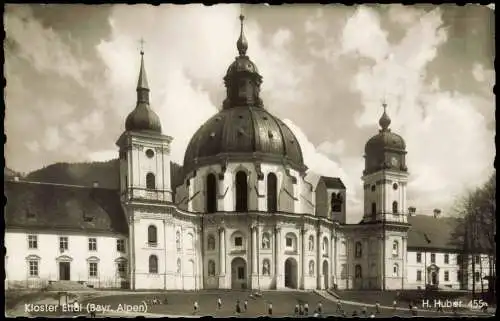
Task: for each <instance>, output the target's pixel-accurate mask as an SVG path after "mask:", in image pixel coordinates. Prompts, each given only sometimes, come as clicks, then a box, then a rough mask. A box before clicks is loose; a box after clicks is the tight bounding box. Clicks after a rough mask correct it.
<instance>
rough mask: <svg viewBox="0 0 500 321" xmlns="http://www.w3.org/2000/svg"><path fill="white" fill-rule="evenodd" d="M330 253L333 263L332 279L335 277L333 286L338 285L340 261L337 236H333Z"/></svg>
mask: <svg viewBox="0 0 500 321" xmlns="http://www.w3.org/2000/svg"><path fill="white" fill-rule="evenodd" d="M330 253H331V258H332V259H331V262H332V273H331V275H332V277H333V280H332V282H331V283H332V285H333V284H337V261H338V258H337V255H336V254H337V253H338V251H337V236H333V237H332V242H331V250H330Z"/></svg>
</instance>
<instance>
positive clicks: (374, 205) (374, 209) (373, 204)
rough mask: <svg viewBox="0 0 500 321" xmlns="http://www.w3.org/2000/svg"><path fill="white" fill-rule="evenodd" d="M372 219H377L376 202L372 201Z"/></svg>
mask: <svg viewBox="0 0 500 321" xmlns="http://www.w3.org/2000/svg"><path fill="white" fill-rule="evenodd" d="M372 219H373V220H375V219H377V203H375V202H373V203H372Z"/></svg>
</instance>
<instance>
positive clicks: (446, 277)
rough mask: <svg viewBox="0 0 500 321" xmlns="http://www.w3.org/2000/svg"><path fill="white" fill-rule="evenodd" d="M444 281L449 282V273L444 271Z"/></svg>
mask: <svg viewBox="0 0 500 321" xmlns="http://www.w3.org/2000/svg"><path fill="white" fill-rule="evenodd" d="M444 280H445V281H449V280H450V272H448V271H444Z"/></svg>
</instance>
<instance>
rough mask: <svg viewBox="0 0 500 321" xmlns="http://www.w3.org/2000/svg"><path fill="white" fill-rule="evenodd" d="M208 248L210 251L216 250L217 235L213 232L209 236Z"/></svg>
mask: <svg viewBox="0 0 500 321" xmlns="http://www.w3.org/2000/svg"><path fill="white" fill-rule="evenodd" d="M207 250H209V251H213V250H215V237H214V236H213V235H211V234H210V235H209V236H208V240H207Z"/></svg>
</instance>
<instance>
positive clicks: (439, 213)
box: [434, 208, 441, 218]
mask: <svg viewBox="0 0 500 321" xmlns="http://www.w3.org/2000/svg"><path fill="white" fill-rule="evenodd" d="M439 216H441V210H440V209H438V208H435V209H434V218H439Z"/></svg>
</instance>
